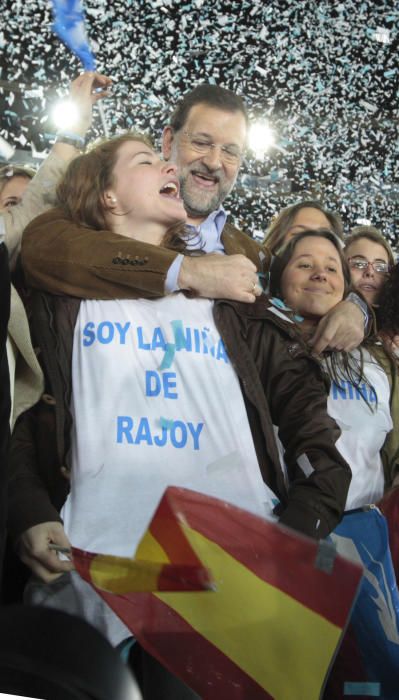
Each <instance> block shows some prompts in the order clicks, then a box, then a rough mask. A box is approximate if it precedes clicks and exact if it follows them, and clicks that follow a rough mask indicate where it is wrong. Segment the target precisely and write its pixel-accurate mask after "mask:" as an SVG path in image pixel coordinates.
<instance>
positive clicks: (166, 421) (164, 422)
mask: <svg viewBox="0 0 399 700" xmlns="http://www.w3.org/2000/svg"><path fill="white" fill-rule="evenodd" d="M159 424H160V426H161V428H165V430H171V429H172V428H173V426H174V420H172V419H171V418H164V417H163V416H161V418H160V420H159Z"/></svg>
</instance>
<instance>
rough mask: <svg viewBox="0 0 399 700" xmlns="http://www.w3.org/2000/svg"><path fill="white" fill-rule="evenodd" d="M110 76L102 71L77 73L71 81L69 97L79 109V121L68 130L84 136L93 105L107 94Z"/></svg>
mask: <svg viewBox="0 0 399 700" xmlns="http://www.w3.org/2000/svg"><path fill="white" fill-rule="evenodd" d="M111 82H112V81H111V78H107V76H106V75H103V74H102V73H94V72H87V73H82V74H81V75H79V76H78V77H77V78H75V80H74V81H73V82H72V83H71V86H70V90H69V93H70V98H71V99H72V100H73V102H74V103H75V104H76V107H77V109H78V110H79V121H78V123H77V124H76V125H74V126H72V127H71V128H70V129H69V128H68V131H71V132H73V133H74V134H77V135H78V136H85V135H86V133H87V131H88V130H89V129H90V127H91V122H92V111H93V105H94V104H95V103H96V102H98V101H99V100H102V99H103V98H104V97H108V95H109V87H110V85H111Z"/></svg>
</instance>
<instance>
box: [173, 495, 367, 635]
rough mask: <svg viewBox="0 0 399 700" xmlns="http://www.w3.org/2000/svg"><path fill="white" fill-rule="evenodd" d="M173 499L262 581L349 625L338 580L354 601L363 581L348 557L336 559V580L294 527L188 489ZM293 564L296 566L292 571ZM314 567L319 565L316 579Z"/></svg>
mask: <svg viewBox="0 0 399 700" xmlns="http://www.w3.org/2000/svg"><path fill="white" fill-rule="evenodd" d="M167 495H168V507H169V508H173V509H174V510H175V512H177V513H178V512H182V513H184V517H185V520H186V521H187V524H188V525H189V526H190V527H191V528H193V529H194V530H197V531H198V532H200V533H201V534H203V535H204V536H205V537H207V538H208V539H210V540H212V541H213V542H216V543H217V544H218V545H219V546H220V547H222V548H223V549H224V550H225V551H226V552H228V553H229V554H230V555H231V556H232V557H234V558H235V559H237V561H239V562H241V563H242V564H243V565H244V566H246V567H247V568H248V569H249V570H250V571H252V572H253V573H254V574H256V575H257V576H258V577H259V578H261V579H262V580H264V581H266V582H267V583H269V584H270V585H272V586H275V587H276V588H278V589H280V590H281V591H284V593H287V595H289V596H291V597H292V598H294V599H296V600H298V601H299V602H300V603H302V604H303V605H305V606H306V607H307V608H310V609H311V610H313V611H314V612H316V613H317V614H319V615H322V616H323V617H324V618H326V619H327V620H329V621H330V622H332V623H333V624H335V625H337V626H338V627H344V625H345V623H346V619H347V615H348V609H347V607H346V606H344V605H342V599H341V596H340V595H337V581H344V582H345V584H341V589H340V591H341V592H342V585H345V586H346V590H347V591H348V596H349V599H350V600H352V599H353V598H354V595H355V592H356V590H357V587H358V583H359V580H358V578H357V577H354V576H353V564H352V563H351V562H348V561H346V560H344V559H343V558H342V557H338V558H337V559H336V560H335V562H334V566H333V573H334V581H333V580H332V576H331V575H330V574H329V573H326V572H325V571H321V570H320V569H318V568H316V567H315V562H316V553H317V552H316V543H315V541H314V540H311V539H309V538H307V537H305V536H301V535H299V534H298V533H297V532H294V531H292V530H289V529H288V528H282V527H281V526H279V527H276V523H271V522H268V521H266V520H262V519H260V518H259V517H257V516H255V515H252V514H251V513H248V512H247V511H245V510H242V509H241V508H237V507H236V506H230V505H227V506H226V507H225V508H221V507H220V501H218V500H217V499H213V498H211V497H209V496H205V495H203V494H200V493H196V492H194V491H189V490H188V489H179V488H176V487H170V488H169V489H168V490H167ZM288 562H289V563H290V564H291V565H292V570H290V571H288V567H287V564H288ZM205 565H206V562H205ZM309 567H313V571H312V576H309ZM211 573H212V572H211ZM348 582H349V583H348ZM348 589H349V590H348Z"/></svg>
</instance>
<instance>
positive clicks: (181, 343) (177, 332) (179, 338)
mask: <svg viewBox="0 0 399 700" xmlns="http://www.w3.org/2000/svg"><path fill="white" fill-rule="evenodd" d="M171 326H172V329H173V337H174V339H175V346H176V350H183V349H185V348H186V336H185V335H184V326H183V321H172V323H171Z"/></svg>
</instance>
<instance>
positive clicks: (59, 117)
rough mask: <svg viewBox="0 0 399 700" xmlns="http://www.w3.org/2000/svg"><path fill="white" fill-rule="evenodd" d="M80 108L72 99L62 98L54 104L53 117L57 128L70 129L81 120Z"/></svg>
mask: <svg viewBox="0 0 399 700" xmlns="http://www.w3.org/2000/svg"><path fill="white" fill-rule="evenodd" d="M79 116H80V115H79V110H78V108H77V106H76V104H75V102H73V101H72V100H61V101H60V102H57V104H56V105H54V107H53V110H52V112H51V118H52V120H53V122H54V124H55V126H56V127H57V129H68V128H69V127H72V126H75V124H77V122H78V121H79Z"/></svg>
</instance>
